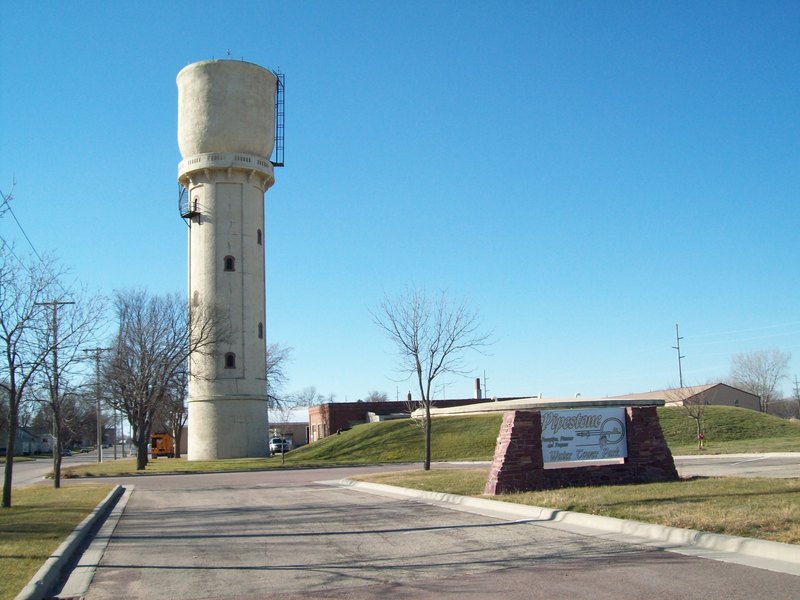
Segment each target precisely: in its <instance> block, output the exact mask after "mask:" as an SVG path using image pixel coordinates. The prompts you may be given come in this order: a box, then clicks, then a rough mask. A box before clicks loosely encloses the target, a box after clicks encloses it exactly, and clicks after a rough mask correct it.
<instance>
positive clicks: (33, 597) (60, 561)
mask: <svg viewBox="0 0 800 600" xmlns="http://www.w3.org/2000/svg"><path fill="white" fill-rule="evenodd" d="M123 491H124V488H123V487H122V486H121V485H118V486H116V487H115V488H114V489H113V490H111V491H110V492H109V493H108V495H107V496H106V497H105V499H103V500H102V501H101V502H100V504H98V505H97V506H96V507H95V508H94V510H93V511H92V512H91V513H90V514H89V515H88V516H87V517H86V518H85V519H84V520H83V521H81V522H80V524H79V525H78V526H77V527H76V528H75V529H74V530H73V531H72V533H70V534H69V536H67V539H66V540H64V541H63V542H62V543H61V545H60V546H59V547H58V548H57V549H56V551H55V552H53V554H51V555H50V558H48V559H47V560H46V561H45V562H44V564H43V565H42V566H41V567H40V568H39V570H38V571H37V572H36V575H34V576H33V578H32V579H31V580H30V581H29V582H28V585H26V586H25V587H24V588H22V591H21V592H20V593H19V594H17V596H16V597H15V598H14V600H43V599H44V598H46V597H47V595H48V594H49V593H50V592H51V591H52V588H53V586H55V584H56V583H57V582H58V580H59V578H60V577H61V571H62V570H63V569H64V567H65V566H66V565H67V564H68V563H69V561H70V560H71V559H72V558H73V554H74V553H75V551H76V550H77V549H78V548H79V547H80V546H81V544H82V543H83V542H84V541H85V540H86V538H87V536H88V535H89V532H91V531H92V528H93V527H94V526H95V525H96V524H97V522H98V521H100V520H101V519H104V518H105V517H106V515H107V514H108V512H109V511H110V510H111V507H112V506H113V505H114V503H115V502H116V501H117V499H118V498H119V497H120V496H121V495H122V493H123Z"/></svg>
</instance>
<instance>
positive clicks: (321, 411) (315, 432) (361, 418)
mask: <svg viewBox="0 0 800 600" xmlns="http://www.w3.org/2000/svg"><path fill="white" fill-rule="evenodd" d="M498 400H510V398H498ZM481 402H485V400H481V399H480V398H463V399H460V400H436V401H435V402H434V405H435V406H437V407H447V406H465V405H467V404H478V403H481ZM368 412H371V413H375V414H396V413H407V412H409V410H408V404H407V403H406V402H405V401H397V400H392V401H389V402H329V403H327V404H319V405H317V406H312V407H311V408H309V409H308V437H309V442H315V441H317V440H321V439H323V438H325V437H328V436H329V435H331V434H335V433H336V432H337V431H338V430H340V429H349V428H350V427H352V426H353V425H358V424H360V423H367V422H368V421H369V418H368V416H367V413H368Z"/></svg>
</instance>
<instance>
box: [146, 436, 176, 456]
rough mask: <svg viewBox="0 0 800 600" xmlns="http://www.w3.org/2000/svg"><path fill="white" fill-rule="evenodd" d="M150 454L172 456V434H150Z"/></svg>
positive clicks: (173, 454)
mask: <svg viewBox="0 0 800 600" xmlns="http://www.w3.org/2000/svg"><path fill="white" fill-rule="evenodd" d="M150 454H151V455H152V457H153V458H158V457H159V456H166V457H167V458H173V457H174V456H175V444H174V442H173V441H172V436H171V435H170V434H168V433H154V434H152V435H151V436H150Z"/></svg>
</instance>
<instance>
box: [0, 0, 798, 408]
mask: <svg viewBox="0 0 800 600" xmlns="http://www.w3.org/2000/svg"><path fill="white" fill-rule="evenodd" d="M0 34H1V35H0V69H2V70H1V71H0V79H1V80H2V86H0V111H1V112H0V189H2V190H3V191H6V192H7V191H8V190H9V189H10V186H11V181H12V179H13V178H16V182H17V186H16V190H15V192H16V200H14V203H13V207H14V210H15V213H16V215H17V217H18V218H19V220H20V222H21V223H22V225H23V227H24V228H25V230H26V231H27V233H28V235H29V236H30V238H31V240H32V241H33V243H34V245H35V246H36V248H37V250H38V251H39V252H40V253H42V252H45V251H53V252H54V253H56V254H57V255H58V256H59V258H60V260H61V261H62V262H63V264H65V265H68V266H70V267H72V269H73V272H74V274H75V276H76V278H77V279H79V280H80V281H81V282H83V283H85V284H88V285H90V286H92V287H94V288H96V289H97V290H99V291H101V292H103V293H111V292H112V290H114V289H118V288H133V287H147V288H148V289H149V290H150V291H152V292H169V291H181V292H184V291H185V287H186V225H185V224H184V223H183V221H181V219H180V218H179V216H178V213H177V183H176V169H177V164H178V161H179V160H180V155H179V152H178V147H177V142H176V121H177V88H176V85H175V76H176V75H177V73H178V71H180V69H181V68H183V67H184V66H186V65H187V64H189V63H192V62H195V61H199V60H205V59H210V58H222V57H225V56H226V53H227V50H228V49H230V52H231V57H232V58H237V59H238V58H243V59H244V60H247V61H251V62H255V63H258V64H261V65H263V66H265V67H268V68H273V69H275V68H278V69H280V70H281V71H282V72H284V73H285V74H286V167H285V168H283V169H279V170H277V175H276V179H277V181H276V184H275V186H274V187H273V188H272V189H271V190H270V191H269V192H268V193H267V197H266V202H267V219H268V223H267V321H268V338H269V341H270V342H279V343H282V344H285V345H289V346H292V347H293V348H294V361H293V363H292V364H291V367H290V373H289V374H290V377H291V382H290V384H289V386H288V387H289V389H301V388H304V387H306V386H309V385H314V386H316V387H317V389H318V391H319V392H321V393H324V394H328V393H334V394H336V397H337V399H338V400H345V399H348V400H355V399H358V398H359V397H363V396H364V395H366V393H367V392H368V391H369V390H372V389H377V390H380V391H385V392H387V393H388V394H389V396H390V397H391V398H394V397H395V395H396V393H397V392H398V391H399V393H400V394H401V395H403V394H404V393H405V391H407V390H408V389H410V388H411V387H412V386H411V383H410V382H405V381H404V382H399V383H397V382H396V381H395V380H396V379H397V375H396V373H395V371H394V364H395V361H394V357H393V354H392V350H393V348H392V347H391V346H390V344H389V342H388V340H386V339H385V338H384V337H383V336H382V334H381V332H380V331H379V330H378V328H377V327H376V326H375V325H374V324H373V323H372V321H371V318H370V315H369V309H370V308H374V307H375V306H376V304H377V303H378V302H379V300H380V299H381V297H382V295H383V294H384V292H386V293H389V294H394V293H396V292H398V291H400V290H402V289H403V288H404V287H405V286H406V285H416V286H423V287H427V288H429V289H432V290H436V289H440V288H444V289H446V290H448V293H449V294H451V295H452V296H453V297H456V298H461V297H467V298H468V299H469V301H470V302H471V304H472V306H474V307H475V308H477V309H479V310H480V313H481V315H482V318H483V322H484V323H485V326H486V329H489V330H492V331H493V332H494V338H495V340H496V342H495V344H494V345H493V346H492V347H491V349H490V355H488V356H481V355H475V356H473V357H472V358H471V359H470V364H471V365H472V366H473V367H474V372H473V376H483V373H484V371H485V372H486V375H487V376H488V392H489V394H490V395H497V396H508V395H528V394H536V393H540V392H541V393H543V394H544V395H545V396H549V397H554V396H561V395H570V396H571V395H573V394H574V393H576V392H580V393H582V394H583V396H604V395H613V394H622V393H628V392H637V391H645V390H650V389H659V388H663V387H666V386H669V385H671V384H676V383H677V381H678V371H677V360H676V352H675V350H673V349H672V346H674V345H675V324H676V323H679V324H680V327H681V334H682V336H683V337H684V339H683V340H682V342H681V343H682V350H683V354H685V356H686V358H685V359H684V362H683V368H684V379H685V381H686V382H687V383H692V384H694V383H704V382H706V381H708V380H710V379H719V378H721V377H724V376H726V375H727V374H728V372H729V365H730V358H731V356H732V355H733V354H736V353H738V352H745V351H753V350H761V349H767V348H773V347H777V348H779V349H781V350H783V351H787V352H791V353H792V355H793V359H792V364H791V370H790V375H791V376H792V377H794V376H795V375H797V376H798V377H799V378H800V268H798V267H800V244H798V241H799V240H800V235H798V227H799V226H800V117H799V116H798V111H800V3H798V2H796V1H788V2H770V1H767V2H734V1H729V0H726V1H722V2H654V1H653V2H648V1H636V2H588V1H587V2H566V1H565V2H527V1H526V2H496V3H494V2H469V1H457V2H436V1H430V0H428V1H421V2H368V1H359V2H345V1H335V2H330V1H328V2H321V1H319V2H318V1H313V2H310V1H309V2H303V1H287V2H266V1H263V2H248V1H242V2H236V3H230V2H199V1H194V2H185V1H170V2H125V3H123V2H108V1H104V2H36V1H33V2H2V3H0ZM0 234H2V236H3V238H4V239H16V240H17V249H18V250H20V251H24V250H25V247H26V242H25V241H24V239H22V238H21V234H20V232H19V229H18V228H17V226H16V224H15V223H14V222H13V221H12V220H11V219H10V217H9V216H6V217H5V218H3V219H2V220H0ZM446 383H447V386H446V389H445V392H444V393H445V395H446V396H447V397H448V398H454V397H467V396H470V395H471V391H472V382H471V380H470V379H468V378H462V377H451V378H449V379H448V380H446ZM790 388H791V386H790V384H789V383H787V384H786V385H785V386H784V391H785V392H786V393H787V394H788V392H789V391H790Z"/></svg>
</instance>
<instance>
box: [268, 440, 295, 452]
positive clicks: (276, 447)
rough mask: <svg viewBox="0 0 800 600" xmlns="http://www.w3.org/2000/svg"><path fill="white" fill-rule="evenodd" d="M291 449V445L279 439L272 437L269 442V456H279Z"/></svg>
mask: <svg viewBox="0 0 800 600" xmlns="http://www.w3.org/2000/svg"><path fill="white" fill-rule="evenodd" d="M291 449H292V445H291V444H290V443H289V442H288V440H284V439H281V438H279V437H274V438H272V439H270V441H269V453H270V454H280V453H283V452H288V451H289V450H291Z"/></svg>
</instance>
